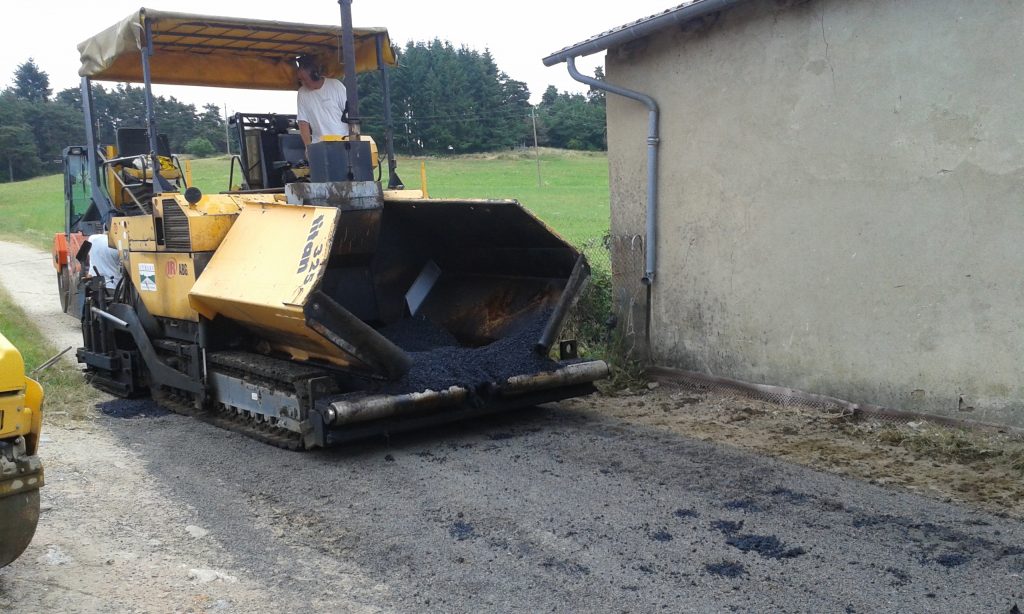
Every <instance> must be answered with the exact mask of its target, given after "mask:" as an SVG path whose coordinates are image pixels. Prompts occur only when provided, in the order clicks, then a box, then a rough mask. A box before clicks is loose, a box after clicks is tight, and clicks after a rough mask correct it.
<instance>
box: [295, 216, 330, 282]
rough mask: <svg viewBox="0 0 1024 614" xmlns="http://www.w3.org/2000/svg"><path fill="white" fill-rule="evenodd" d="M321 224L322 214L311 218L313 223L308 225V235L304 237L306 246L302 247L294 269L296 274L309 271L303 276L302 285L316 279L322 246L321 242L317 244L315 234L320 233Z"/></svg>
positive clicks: (322, 221) (322, 223) (322, 222)
mask: <svg viewBox="0 0 1024 614" xmlns="http://www.w3.org/2000/svg"><path fill="white" fill-rule="evenodd" d="M323 225H324V216H323V215H319V216H317V218H316V219H315V220H313V224H312V225H311V226H310V227H309V236H308V237H306V246H305V247H304V248H303V249H302V256H301V257H300V258H299V269H298V270H297V271H295V273H296V275H301V274H302V273H306V271H309V273H307V275H306V277H305V278H303V280H302V285H306V284H308V283H309V282H311V281H313V280H314V279H316V274H317V272H318V271H319V269H320V263H321V262H322V258H321V256H322V255H323V251H324V246H323V245H322V244H321V245H317V243H318V241H317V236H318V235H319V234H320V229H321V228H322V227H323ZM321 242H322V239H321Z"/></svg>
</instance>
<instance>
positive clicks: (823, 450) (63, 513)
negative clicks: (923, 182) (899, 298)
mask: <svg viewBox="0 0 1024 614" xmlns="http://www.w3.org/2000/svg"><path fill="white" fill-rule="evenodd" d="M0 284H3V285H4V287H6V288H7V289H8V291H9V292H10V293H11V294H12V296H17V297H19V298H20V299H21V304H22V306H23V307H24V308H25V309H26V311H27V312H28V314H29V317H31V318H32V319H33V320H34V321H35V322H36V323H37V324H38V325H39V326H40V328H41V329H42V330H43V332H44V334H45V335H46V336H47V337H48V338H49V339H51V341H53V343H54V345H59V346H60V347H64V344H65V343H67V344H71V343H75V344H77V341H75V340H76V339H77V336H78V331H77V326H76V324H75V322H74V320H73V319H71V318H68V317H67V316H64V315H61V314H60V313H59V308H57V307H56V305H57V302H56V298H55V286H56V284H55V283H54V282H53V274H52V267H51V265H50V263H49V258H48V256H47V255H46V254H45V253H41V252H34V251H32V250H26V249H24V248H21V247H20V246H14V245H13V244H9V243H4V242H0ZM95 403H96V401H95V399H93V398H90V400H89V401H87V402H83V405H84V406H85V407H84V408H83V411H82V412H80V413H77V414H73V413H68V414H67V415H63V416H59V415H50V416H48V417H47V418H46V421H45V424H44V441H43V445H42V451H41V453H42V456H43V458H44V465H45V468H46V476H47V485H46V486H45V487H44V488H43V490H42V492H41V496H42V500H43V513H42V518H41V521H40V527H39V530H38V532H37V534H36V537H35V540H34V541H33V543H32V544H31V545H30V546H29V549H28V551H26V553H25V554H24V555H23V556H22V558H20V559H19V560H18V561H16V562H15V563H14V564H12V565H10V566H8V567H6V568H4V569H3V570H0V612H5V611H16V612H19V613H22V612H25V613H31V612H40V613H43V612H161V613H162V612H211V613H222V612H306V611H325V612H376V611H399V612H420V611H435V610H439V611H451V612H463V611H467V612H468V611H656V610H664V611H727V610H729V611H844V610H845V611H847V612H871V611H893V610H894V609H898V610H899V611H907V612H918V611H920V612H929V611H1010V610H1011V607H1016V605H1017V604H1022V605H1024V590H1022V589H1021V586H1022V583H1021V576H1022V574H1024V548H1022V547H1021V544H1024V536H1022V534H1021V525H1020V523H1019V522H1017V521H1016V520H1014V519H1008V518H1007V517H1012V518H1021V517H1024V503H1022V500H1024V496H1022V495H1024V484H1022V482H1024V480H1022V477H1021V473H1020V472H1019V471H1018V470H1016V469H1014V468H1013V465H1012V463H1007V462H1005V459H1006V458H1015V457H1011V456H1009V455H1008V454H1004V455H1002V456H999V457H996V456H995V455H994V454H992V453H990V452H991V450H988V448H986V446H989V447H991V448H992V449H1000V450H1002V449H1006V450H1010V449H1011V446H1013V445H1017V444H1014V443H1012V442H1005V441H996V440H986V439H977V440H974V439H970V440H965V441H967V443H964V444H963V445H959V447H957V450H958V452H957V454H958V456H954V458H961V459H966V458H969V459H970V460H969V461H965V462H954V461H952V460H950V459H949V458H940V457H939V456H937V455H936V454H935V453H934V450H933V451H932V452H929V451H928V450H929V448H927V447H922V446H920V445H913V446H912V445H911V443H912V442H916V444H920V443H921V442H920V441H918V440H920V439H925V440H927V439H928V436H932V435H931V433H926V432H925V429H924V427H922V426H921V425H917V426H913V425H906V424H904V425H898V426H899V428H895V427H894V425H889V424H872V423H854V422H850V421H849V420H848V419H846V418H841V417H837V416H830V415H827V414H823V413H820V412H812V411H806V410H801V409H796V408H788V407H779V406H774V405H770V404H766V403H761V402H758V401H752V400H749V399H746V398H743V397H734V396H728V395H719V394H707V393H698V392H695V391H692V390H688V389H683V388H678V387H674V386H669V385H665V384H663V385H660V386H658V387H657V388H655V389H653V390H647V389H644V390H643V393H642V394H641V393H617V394H615V395H613V396H591V397H588V398H586V399H579V400H575V401H570V402H566V403H562V404H558V405H552V406H550V407H545V408H541V409H535V410H531V411H528V412H521V414H520V415H510V416H504V417H499V418H496V419H493V420H481V421H476V422H471V423H467V424H461V425H453V426H450V427H446V428H444V429H437V430H434V431H430V432H425V433H420V434H415V435H410V436H406V437H402V438H395V439H393V440H390V441H387V442H381V441H375V442H369V443H367V444H364V445H361V446H355V447H353V448H351V449H339V450H330V451H319V452H311V453H307V454H295V453H291V452H287V451H284V450H278V449H276V448H271V447H269V446H265V445H263V444H260V443H258V442H255V441H252V440H248V439H246V438H244V437H241V436H238V435H236V434H233V433H228V432H226V431H221V430H219V429H216V428H214V427H211V426H209V425H207V424H204V423H201V422H199V421H195V420H190V419H188V418H184V417H182V416H177V415H170V414H167V413H166V412H163V411H162V410H160V409H159V408H157V407H155V406H153V405H152V404H151V403H147V402H141V401H138V402H130V403H134V404H129V405H125V406H118V407H120V409H118V408H117V407H114V408H112V407H111V406H110V404H109V403H104V404H103V407H104V409H103V410H102V411H100V410H97V409H95V408H94V405H95ZM122 410H124V411H122ZM76 416H77V417H76ZM918 433H920V434H921V435H922V436H921V437H917V434H918ZM925 435H927V436H925ZM934 438H935V439H936V440H937V441H940V440H941V439H942V437H941V434H939V435H934ZM695 439H702V440H706V441H707V442H709V443H704V442H700V441H694V440H695ZM957 441H960V440H957ZM719 443H721V444H724V445H718V444H719ZM961 443H962V442H961ZM934 449H935V450H940V449H942V448H941V447H940V446H935V447H934ZM743 450H747V451H749V452H751V453H747V452H744V451H743ZM921 450H924V451H923V452H922V451H921ZM769 456H774V457H777V458H779V459H781V460H783V461H788V462H778V461H777V460H773V459H771V458H767V457H769ZM790 463H792V464H790ZM796 465H805V466H809V467H812V468H814V469H820V470H823V471H824V473H822V472H818V471H809V470H807V469H805V468H804V467H800V466H796ZM1015 471H1016V473H1015ZM832 474H841V475H843V476H850V477H853V478H856V479H843V478H837V477H835V475H832ZM864 481H869V482H872V483H874V484H879V485H883V486H884V488H879V487H877V486H874V485H870V484H865V483H864ZM908 491H910V492H911V493H920V494H921V495H924V496H925V497H927V498H922V497H920V496H916V495H914V494H909V493H908ZM928 498H930V499H932V500H928ZM950 501H952V502H964V503H968V504H969V505H974V506H980V507H981V508H984V510H988V511H993V512H995V513H996V514H995V515H992V514H987V513H984V512H983V511H975V510H974V509H972V508H968V507H963V506H959V505H948V504H946V503H943V502H950ZM895 604H899V606H900V607H899V608H896V607H895Z"/></svg>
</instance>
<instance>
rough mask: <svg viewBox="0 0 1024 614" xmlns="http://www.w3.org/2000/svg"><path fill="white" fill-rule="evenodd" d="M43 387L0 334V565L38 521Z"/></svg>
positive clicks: (15, 552) (18, 551) (27, 538)
mask: <svg viewBox="0 0 1024 614" xmlns="http://www.w3.org/2000/svg"><path fill="white" fill-rule="evenodd" d="M42 403H43V388H42V387H41V386H40V385H39V383H38V382H36V381H35V380H33V379H31V378H29V377H25V362H24V361H23V360H22V358H21V353H19V352H18V350H17V349H16V348H15V347H14V346H13V345H11V343H10V342H9V341H8V340H7V338H6V337H4V336H3V334H0V567H4V566H6V565H7V564H8V563H10V562H11V561H13V560H14V559H16V558H18V557H19V556H21V553H22V552H24V551H25V548H27V547H28V544H29V542H31V541H32V536H33V535H35V532H36V524H37V523H38V522H39V489H40V488H41V487H42V486H43V464H42V462H40V460H39V456H38V455H37V451H38V449H39V432H40V430H41V428H42V422H43V414H42Z"/></svg>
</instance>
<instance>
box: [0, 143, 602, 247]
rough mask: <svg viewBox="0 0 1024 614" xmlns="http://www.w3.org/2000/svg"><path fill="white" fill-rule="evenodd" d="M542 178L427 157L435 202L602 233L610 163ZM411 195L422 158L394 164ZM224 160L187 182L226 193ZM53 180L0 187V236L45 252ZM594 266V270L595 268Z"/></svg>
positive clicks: (532, 166)
mask: <svg viewBox="0 0 1024 614" xmlns="http://www.w3.org/2000/svg"><path fill="white" fill-rule="evenodd" d="M541 151H542V154H541V177H542V179H543V183H542V185H541V186H540V187H538V185H537V163H536V160H535V159H534V157H533V154H532V153H531V152H510V153H504V154H490V155H473V156H457V157H452V158H425V159H422V162H423V164H425V165H426V171H427V188H428V191H429V193H430V196H432V197H434V198H514V199H516V200H518V201H520V202H521V203H523V204H524V205H525V206H526V207H528V208H529V209H530V210H531V211H533V212H534V213H535V214H537V215H538V216H539V217H540V218H541V219H543V220H544V221H545V222H546V223H547V224H549V225H550V226H551V227H552V228H554V229H555V230H556V231H558V232H559V233H560V234H562V236H564V237H565V238H566V239H567V240H569V241H571V242H572V243H574V244H577V245H579V244H583V243H584V242H587V241H590V240H594V239H600V237H602V236H603V235H604V234H605V233H606V232H607V231H608V223H609V218H608V211H609V210H608V163H607V157H606V156H605V155H604V154H603V153H579V152H567V151H558V150H541ZM398 163H399V166H398V172H399V176H401V177H402V180H403V181H405V183H406V185H407V186H408V187H409V188H418V187H420V163H421V159H406V158H403V159H399V162H398ZM228 168H229V162H228V159H227V158H223V157H222V158H209V159H205V160H194V161H193V162H192V174H193V182H194V184H195V185H196V186H197V187H199V188H200V189H201V190H203V192H205V193H216V192H219V191H221V190H224V189H226V188H227V184H228ZM63 202H64V196H63V181H62V179H61V177H60V176H59V175H50V176H46V177H37V178H35V179H30V180H28V181H19V182H15V183H5V184H0V237H2V238H5V239H13V240H16V241H19V242H22V243H28V244H30V245H34V246H37V247H40V248H43V249H47V250H48V249H49V248H50V245H51V244H52V242H53V234H54V233H55V232H59V231H60V230H61V228H62V227H63V224H64V205H63ZM595 264H596V263H595Z"/></svg>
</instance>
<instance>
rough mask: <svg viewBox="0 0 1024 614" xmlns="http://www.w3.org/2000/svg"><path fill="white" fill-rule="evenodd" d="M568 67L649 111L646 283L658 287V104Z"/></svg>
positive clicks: (570, 63)
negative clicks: (656, 281) (654, 284)
mask: <svg viewBox="0 0 1024 614" xmlns="http://www.w3.org/2000/svg"><path fill="white" fill-rule="evenodd" d="M565 65H566V66H567V67H568V69H569V76H571V77H572V78H573V79H575V80H576V81H579V82H580V83H585V84H587V85H589V86H590V87H593V88H594V89H598V90H601V91H604V92H609V93H612V94H617V95H619V96H624V97H626V98H630V99H632V100H636V101H638V102H640V103H642V104H643V105H644V106H646V107H647V236H646V238H645V239H644V243H645V246H644V247H645V252H646V253H645V258H646V260H645V264H644V269H645V270H644V277H643V279H642V281H643V283H644V284H645V285H647V286H650V285H652V284H653V283H654V273H655V265H656V264H657V253H658V243H657V239H658V233H657V230H658V224H657V222H658V143H659V142H660V139H659V137H658V103H657V102H655V100H654V99H653V98H651V97H650V96H648V95H647V94H643V93H640V92H636V91H633V90H629V89H626V88H624V87H619V86H617V85H612V84H611V83H605V82H604V81H599V80H597V79H595V78H593V77H588V76H586V75H584V74H581V73H580V71H578V70H576V57H575V56H568V57H566V58H565Z"/></svg>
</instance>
